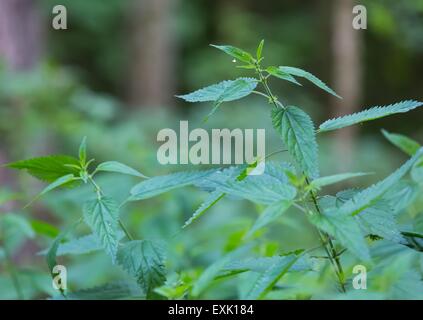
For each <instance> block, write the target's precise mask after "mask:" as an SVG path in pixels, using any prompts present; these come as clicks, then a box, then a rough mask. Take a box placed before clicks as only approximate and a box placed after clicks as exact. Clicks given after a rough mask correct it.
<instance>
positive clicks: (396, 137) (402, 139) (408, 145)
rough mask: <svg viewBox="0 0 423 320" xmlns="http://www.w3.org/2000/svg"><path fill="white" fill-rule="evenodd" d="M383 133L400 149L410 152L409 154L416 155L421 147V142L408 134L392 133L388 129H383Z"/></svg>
mask: <svg viewBox="0 0 423 320" xmlns="http://www.w3.org/2000/svg"><path fill="white" fill-rule="evenodd" d="M382 133H383V135H384V136H385V138H386V139H388V141H389V142H391V143H392V144H393V145H394V146H396V147H398V148H399V149H400V150H402V151H403V152H405V153H406V154H408V155H409V156H412V155H414V154H415V153H416V152H417V151H418V150H419V149H420V147H421V146H420V144H419V143H418V142H417V141H414V140H413V139H410V138H409V137H407V136H404V135H402V134H398V133H390V132H388V131H386V130H382Z"/></svg>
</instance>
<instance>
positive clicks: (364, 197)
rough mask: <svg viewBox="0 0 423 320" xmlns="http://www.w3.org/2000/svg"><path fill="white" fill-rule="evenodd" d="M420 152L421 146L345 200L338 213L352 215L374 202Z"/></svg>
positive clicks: (407, 169) (408, 167) (403, 174)
mask: <svg viewBox="0 0 423 320" xmlns="http://www.w3.org/2000/svg"><path fill="white" fill-rule="evenodd" d="M422 154H423V148H421V149H420V150H419V151H418V152H417V153H416V154H415V155H414V156H413V157H412V158H411V159H410V160H408V161H407V162H406V163H404V164H403V165H402V166H401V167H400V168H399V169H397V170H396V171H395V172H394V173H392V174H391V175H389V176H388V177H387V178H385V179H384V180H382V181H380V182H378V183H377V184H375V185H373V186H371V187H369V188H367V189H364V190H363V191H360V192H358V193H357V194H356V195H355V196H354V197H352V198H351V199H350V200H348V201H347V202H345V204H343V205H342V206H341V207H340V208H339V210H338V211H339V214H341V215H352V216H354V215H356V214H358V213H360V212H361V211H363V210H364V209H366V208H368V207H371V206H373V205H374V204H376V203H377V201H378V200H380V199H381V198H382V196H383V195H384V194H385V193H386V192H387V191H388V190H389V189H390V188H392V187H393V186H394V185H395V184H396V183H398V182H399V180H400V179H401V178H402V177H404V176H405V175H406V174H407V173H408V171H409V170H410V169H411V167H412V166H413V165H414V163H416V161H417V160H418V159H419V158H420V156H421V155H422Z"/></svg>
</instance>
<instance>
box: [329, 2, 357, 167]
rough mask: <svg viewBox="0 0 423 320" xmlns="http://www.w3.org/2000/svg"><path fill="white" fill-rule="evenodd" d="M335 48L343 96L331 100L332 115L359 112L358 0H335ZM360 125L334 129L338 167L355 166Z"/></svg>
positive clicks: (337, 82)
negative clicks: (354, 9)
mask: <svg viewBox="0 0 423 320" xmlns="http://www.w3.org/2000/svg"><path fill="white" fill-rule="evenodd" d="M332 3H333V21H332V50H333V63H334V64H333V67H334V69H333V70H334V73H333V83H334V86H335V91H336V92H337V93H338V94H340V95H341V96H342V97H343V100H339V99H336V100H335V99H333V100H332V116H340V115H345V114H350V113H354V112H356V111H357V110H358V109H359V108H360V102H361V98H362V90H361V81H362V61H361V60H362V59H361V47H362V43H361V42H362V39H361V33H362V32H363V31H362V30H355V29H354V28H353V26H352V20H353V17H354V15H353V12H352V11H353V7H354V5H355V0H333V1H332ZM357 134H358V127H357V126H352V127H348V128H345V129H342V130H339V131H336V133H335V152H336V157H337V159H339V161H337V163H339V165H340V167H339V168H338V169H339V170H349V169H351V166H352V160H353V155H354V148H355V141H356V137H357Z"/></svg>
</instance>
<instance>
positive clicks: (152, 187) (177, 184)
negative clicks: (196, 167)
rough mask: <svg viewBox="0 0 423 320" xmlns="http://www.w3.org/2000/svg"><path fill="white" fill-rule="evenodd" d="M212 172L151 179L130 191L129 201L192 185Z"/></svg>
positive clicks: (175, 174) (182, 173)
mask: <svg viewBox="0 0 423 320" xmlns="http://www.w3.org/2000/svg"><path fill="white" fill-rule="evenodd" d="M213 172H214V170H207V171H192V172H178V173H173V174H169V175H166V176H159V177H153V178H151V179H148V180H145V181H142V182H140V183H138V184H137V185H136V186H134V187H133V188H132V189H131V196H130V198H129V200H130V201H136V200H143V199H148V198H151V197H155V196H157V195H159V194H162V193H165V192H168V191H170V190H173V189H176V188H181V187H186V186H189V185H192V184H194V183H196V182H198V181H200V180H202V179H204V178H205V177H207V176H209V175H210V174H212V173H213Z"/></svg>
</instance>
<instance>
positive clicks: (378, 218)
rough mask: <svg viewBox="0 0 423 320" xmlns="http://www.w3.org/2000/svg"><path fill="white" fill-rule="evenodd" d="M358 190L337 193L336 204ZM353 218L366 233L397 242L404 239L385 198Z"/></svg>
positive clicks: (347, 198) (339, 203) (349, 197)
mask: <svg viewBox="0 0 423 320" xmlns="http://www.w3.org/2000/svg"><path fill="white" fill-rule="evenodd" d="M358 192H359V191H358V190H347V191H342V192H339V193H337V194H336V198H337V201H336V206H338V207H339V206H341V205H342V204H343V203H345V202H346V201H348V200H349V199H351V198H352V197H353V196H354V195H355V194H357V193H358ZM355 219H356V220H357V222H358V223H359V225H360V227H361V229H362V230H363V232H365V233H366V234H367V235H377V236H379V237H382V238H384V239H386V240H390V241H393V242H397V243H401V242H402V241H403V240H404V239H403V237H402V236H401V232H400V231H399V229H398V225H397V222H396V220H395V212H394V210H393V208H392V207H391V206H390V203H389V201H388V200H386V199H382V200H380V201H379V202H378V203H376V204H375V205H373V206H372V207H369V208H367V209H365V210H363V211H362V212H361V213H360V214H358V215H356V216H355Z"/></svg>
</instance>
